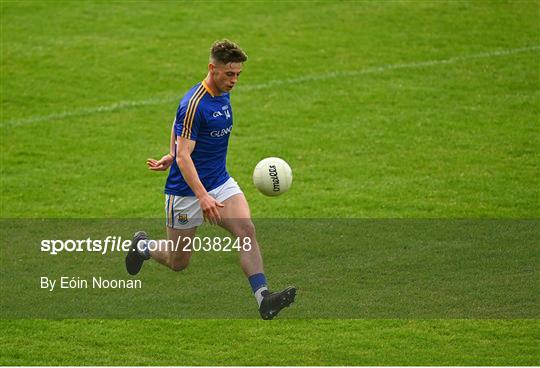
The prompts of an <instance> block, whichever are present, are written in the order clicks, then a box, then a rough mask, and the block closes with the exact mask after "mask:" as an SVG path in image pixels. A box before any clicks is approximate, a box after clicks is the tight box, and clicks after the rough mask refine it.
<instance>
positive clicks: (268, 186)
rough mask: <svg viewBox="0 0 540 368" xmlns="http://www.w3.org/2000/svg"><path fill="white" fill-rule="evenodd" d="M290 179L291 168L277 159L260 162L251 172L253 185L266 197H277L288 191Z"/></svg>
mask: <svg viewBox="0 0 540 368" xmlns="http://www.w3.org/2000/svg"><path fill="white" fill-rule="evenodd" d="M292 178H293V176H292V170H291V167H290V166H289V164H288V163H287V162H285V161H284V160H282V159H280V158H278V157H268V158H265V159H263V160H261V161H260V162H259V163H258V164H257V166H255V170H254V171H253V184H255V186H256V187H257V189H259V191H260V192H261V193H262V194H264V195H267V196H277V195H280V194H283V193H285V192H286V191H288V190H289V188H290V187H291V184H292Z"/></svg>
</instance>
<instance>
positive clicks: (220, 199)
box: [126, 40, 296, 319]
mask: <svg viewBox="0 0 540 368" xmlns="http://www.w3.org/2000/svg"><path fill="white" fill-rule="evenodd" d="M246 60H247V55H246V54H245V53H244V51H242V49H240V47H238V45H236V44H235V43H233V42H231V41H228V40H223V41H218V42H215V43H214V45H213V46H212V49H211V52H210V63H209V64H208V74H207V76H206V78H205V79H204V80H203V81H202V82H200V83H198V84H196V85H195V86H194V87H193V88H191V89H190V90H189V91H188V93H186V95H185V96H184V97H183V98H182V101H181V102H180V106H179V107H178V110H177V112H176V118H175V120H174V124H173V127H172V130H171V141H170V151H169V153H168V154H167V155H165V156H163V157H162V158H161V159H160V160H154V159H149V160H148V162H147V164H148V167H149V168H150V169H151V170H155V171H164V170H167V169H169V168H170V171H169V176H168V178H167V183H166V185H165V211H166V217H167V238H168V240H169V241H172V242H174V243H175V244H179V245H180V246H179V247H178V249H171V247H169V248H167V247H163V248H165V249H160V248H159V247H149V239H148V236H147V234H146V233H145V232H143V231H139V232H137V233H135V235H134V238H133V243H132V246H131V250H130V252H129V253H128V255H127V256H126V268H127V271H128V272H129V273H130V274H131V275H136V274H137V273H138V272H139V271H140V269H141V267H142V265H143V263H144V261H145V260H148V259H150V258H153V259H154V260H156V261H157V262H159V263H161V264H163V265H165V266H167V267H169V268H171V269H172V270H174V271H181V270H183V269H184V268H186V267H187V266H188V264H189V260H190V257H191V250H190V249H189V247H187V248H188V249H189V250H188V249H186V250H184V248H185V245H187V244H191V242H190V239H193V237H194V236H195V232H196V230H197V227H198V226H200V225H201V224H202V223H203V221H204V219H205V218H206V220H207V221H209V222H210V223H212V224H217V225H219V226H221V227H223V228H225V229H226V230H228V231H229V232H230V233H231V234H232V236H233V237H235V238H237V239H240V240H241V241H243V240H246V239H247V240H249V243H250V244H251V247H245V248H248V249H249V250H247V249H244V247H242V248H241V251H240V264H241V267H242V270H243V271H244V273H245V275H246V277H247V278H248V280H249V283H250V285H251V288H252V290H253V294H254V295H255V298H256V300H257V303H258V305H259V312H260V314H261V317H262V318H263V319H272V318H274V317H275V316H276V315H277V314H278V313H279V311H280V310H281V309H283V308H284V307H287V306H289V305H290V304H291V303H292V302H293V301H294V298H295V295H296V289H295V288H294V287H288V288H286V289H285V290H283V291H281V292H270V291H269V290H268V286H267V282H266V277H265V275H264V271H263V262H262V257H261V252H260V250H259V244H258V243H257V239H256V237H255V227H254V225H253V222H252V221H251V214H250V210H249V206H248V203H247V201H246V198H245V197H244V194H243V193H242V190H240V187H239V186H238V184H237V183H236V181H235V180H234V179H233V178H232V177H230V176H229V174H228V173H227V169H226V167H225V163H226V157H227V147H228V143H229V136H230V133H231V130H232V126H233V115H232V109H231V105H230V98H229V92H230V91H231V90H232V89H233V87H234V86H235V84H236V82H237V81H238V77H239V76H240V73H241V72H242V66H243V63H244V62H245V61H246ZM159 243H160V242H159V241H158V244H159ZM161 244H163V243H161ZM155 248H157V249H155Z"/></svg>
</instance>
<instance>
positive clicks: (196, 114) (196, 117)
mask: <svg viewBox="0 0 540 368" xmlns="http://www.w3.org/2000/svg"><path fill="white" fill-rule="evenodd" d="M232 125H233V117H232V109H231V104H230V98H229V94H228V93H224V94H222V95H221V96H214V95H213V94H212V92H211V91H210V89H209V88H208V86H207V85H206V83H205V82H204V81H202V82H201V83H198V84H196V85H195V86H194V87H193V88H191V89H190V90H189V92H188V93H186V95H185V96H184V97H183V98H182V101H180V106H179V107H178V110H177V111H176V119H175V121H174V129H175V131H176V136H177V137H178V136H181V137H184V138H186V139H190V140H193V141H195V142H196V144H195V149H194V150H193V152H192V153H191V159H192V160H193V163H194V164H195V169H197V173H198V174H199V179H200V180H201V182H202V184H203V185H204V187H205V189H206V190H207V191H211V190H212V189H215V188H217V187H219V186H220V185H222V184H223V183H225V182H226V181H227V180H228V179H229V177H230V176H229V174H228V173H227V168H226V160H227V147H228V145H229V136H230V133H231V130H232ZM175 155H176V153H175ZM165 193H167V194H174V195H178V196H194V195H195V194H194V193H193V191H192V190H191V188H190V187H189V186H188V184H187V183H186V181H185V180H184V178H183V176H182V173H181V172H180V169H179V168H178V165H177V164H176V160H175V161H174V162H173V164H172V166H171V168H170V171H169V176H168V178H167V183H166V184H165Z"/></svg>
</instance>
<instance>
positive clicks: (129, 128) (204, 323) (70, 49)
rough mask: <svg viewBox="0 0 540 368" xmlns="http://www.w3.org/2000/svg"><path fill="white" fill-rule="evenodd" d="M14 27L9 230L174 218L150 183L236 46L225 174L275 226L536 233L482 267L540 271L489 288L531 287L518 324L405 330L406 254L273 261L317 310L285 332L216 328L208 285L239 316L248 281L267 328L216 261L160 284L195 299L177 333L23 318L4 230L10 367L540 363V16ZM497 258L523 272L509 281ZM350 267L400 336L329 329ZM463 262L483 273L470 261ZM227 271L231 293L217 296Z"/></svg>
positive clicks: (253, 12) (254, 10) (299, 5)
mask: <svg viewBox="0 0 540 368" xmlns="http://www.w3.org/2000/svg"><path fill="white" fill-rule="evenodd" d="M0 9H1V29H0V34H1V61H0V62H1V116H0V120H1V128H0V129H1V147H2V156H1V188H2V200H1V218H2V219H3V221H4V222H3V225H5V224H8V222H7V221H8V220H7V219H15V221H23V220H24V219H27V218H58V219H80V218H84V219H92V218H97V219H103V218H106V219H129V218H132V219H133V218H135V219H140V220H143V219H145V218H154V219H155V218H158V217H162V215H163V194H162V187H163V184H164V180H165V176H164V175H163V174H157V173H152V172H149V171H148V170H147V169H146V167H145V165H144V163H145V160H146V159H147V158H148V157H155V156H159V155H161V154H163V153H165V152H166V150H167V142H168V136H169V133H170V124H171V121H172V119H173V116H174V112H175V111H176V107H177V103H178V99H179V98H180V97H181V96H182V95H183V93H185V91H186V90H187V89H188V88H189V87H191V86H192V85H193V84H194V83H196V82H198V81H200V80H202V78H203V77H204V75H205V73H206V63H207V53H208V49H209V47H210V45H211V43H212V42H213V41H215V40H217V39H220V38H225V37H226V38H230V39H232V40H235V41H236V42H238V43H239V44H240V45H241V46H242V47H243V48H244V49H245V50H246V52H247V53H248V55H249V60H248V62H247V63H246V65H245V67H244V71H243V74H242V76H241V79H240V83H239V85H238V87H237V90H235V91H233V94H232V95H231V99H232V106H233V109H234V116H235V126H234V130H233V133H232V136H231V141H230V149H229V156H228V168H229V171H230V173H231V174H232V176H234V177H235V179H236V180H237V181H238V182H239V183H240V185H241V186H242V188H243V190H244V192H245V194H246V196H247V198H248V200H249V202H250V206H251V210H252V213H253V216H254V217H255V218H256V219H264V218H278V219H287V218H294V219H321V218H322V219H331V220H328V221H329V223H331V221H339V219H349V220H353V219H359V218H361V219H426V218H429V219H439V220H440V221H445V220H448V221H451V220H452V219H469V220H486V219H487V220H488V221H490V219H491V220H494V219H505V220H507V221H513V220H518V219H529V220H530V219H533V224H536V228H535V231H533V232H532V234H533V235H532V236H533V238H532V241H531V242H528V243H527V244H528V247H527V248H520V249H517V250H516V251H515V252H513V253H509V257H510V258H508V259H505V258H504V257H502V256H503V255H504V254H505V253H504V252H502V251H501V249H500V248H497V250H495V251H493V252H491V251H490V249H489V248H482V250H481V252H483V253H480V254H483V255H484V254H485V256H486V257H485V258H483V263H482V264H481V265H482V268H480V271H479V272H482V271H485V270H490V272H492V271H493V270H495V269H496V266H500V267H510V266H511V265H512V264H513V263H512V262H513V261H515V262H522V263H523V264H526V262H530V264H532V266H531V267H529V268H527V269H526V271H527V273H526V274H515V275H514V276H515V277H514V278H513V279H511V280H510V281H508V280H506V281H505V280H501V282H498V279H497V278H496V277H495V276H496V275H495V273H494V275H495V276H494V278H493V279H492V280H487V281H486V283H485V285H491V286H493V287H494V289H489V291H486V290H482V289H479V290H480V291H481V294H479V295H481V296H482V297H485V298H486V299H487V300H490V301H492V302H493V303H494V304H493V305H495V304H496V302H497V300H499V299H500V296H501V295H503V294H502V292H503V291H505V290H506V289H505V288H508V289H510V288H512V287H513V286H515V285H517V286H518V289H519V287H521V289H519V290H517V291H515V292H514V293H512V294H511V295H509V296H508V303H507V304H505V305H506V306H509V307H512V308H514V309H512V308H510V309H508V310H496V309H494V310H492V311H491V312H489V313H485V315H481V314H480V315H477V314H475V313H474V311H473V312H471V313H468V311H467V310H466V308H464V305H461V306H460V305H457V306H456V309H455V310H456V312H455V314H452V313H448V314H447V315H448V316H450V317H451V318H445V317H444V316H445V313H442V312H441V313H439V314H438V315H435V316H434V317H430V316H426V315H425V314H417V316H418V317H414V315H415V314H414V312H415V309H414V308H413V310H412V312H411V314H405V313H404V315H400V313H399V311H400V310H403V309H402V308H400V304H399V303H400V298H399V297H398V294H397V293H399V292H402V291H404V290H405V292H408V293H409V294H408V295H414V292H415V290H412V289H411V290H409V289H399V288H397V289H395V293H392V291H393V290H392V289H389V288H385V287H386V286H388V285H385V282H384V281H385V280H389V279H390V278H391V277H392V276H396V275H407V271H408V268H407V267H408V266H407V265H406V264H405V263H404V262H399V260H396V259H394V260H393V261H392V262H391V263H389V264H390V265H391V267H388V268H387V269H386V272H388V273H387V274H385V273H384V272H385V267H384V266H385V265H384V264H383V263H379V264H374V263H370V262H371V261H373V260H378V261H379V262H380V261H381V259H392V255H391V254H390V253H389V250H385V249H371V250H370V252H369V253H366V255H365V256H366V258H362V256H363V254H362V252H358V250H354V249H353V248H351V249H349V251H351V252H353V251H355V252H356V253H354V254H355V257H354V258H352V257H350V256H349V257H347V255H346V254H339V253H337V254H335V253H332V254H327V253H325V249H324V247H322V248H309V247H308V244H304V243H301V240H299V241H298V242H299V243H298V244H299V245H298V247H297V248H294V245H295V244H290V245H289V246H290V249H288V250H287V252H280V251H279V248H274V249H273V250H272V249H268V250H265V249H264V248H263V253H264V254H265V255H266V257H265V262H266V264H267V265H268V268H269V271H271V272H269V275H268V276H269V279H270V283H271V284H272V283H277V284H282V283H284V282H286V281H288V280H291V279H293V280H297V281H298V282H300V283H301V284H299V285H298V286H299V288H302V286H303V287H304V301H305V304H304V305H302V297H301V295H302V294H300V296H299V299H298V302H297V304H296V305H294V306H293V307H292V308H291V309H290V310H286V311H284V312H283V315H282V317H283V318H280V319H279V320H275V321H271V322H270V323H268V322H266V321H258V320H256V319H254V318H252V317H256V316H251V315H249V314H246V315H244V314H242V313H243V310H240V312H238V313H239V316H236V317H235V318H222V316H221V315H219V314H218V315H217V316H215V317H213V316H212V315H204V316H200V315H197V312H198V308H197V306H198V305H206V303H210V304H211V305H212V304H216V301H213V300H212V287H211V285H208V280H214V279H216V280H215V281H216V282H218V283H219V282H222V284H221V283H220V284H216V285H218V286H219V288H218V291H216V294H217V295H219V297H220V298H223V297H227V296H228V293H227V286H228V285H229V284H228V282H227V281H228V280H230V285H233V286H234V287H232V288H231V292H230V293H231V295H230V296H231V299H232V300H237V301H238V302H237V303H238V304H234V305H232V306H233V307H235V309H236V307H238V308H245V309H246V313H250V312H249V311H248V308H247V307H246V305H247V304H245V301H246V299H249V298H252V297H251V296H250V295H249V288H248V285H247V284H246V282H245V280H243V279H242V277H241V275H240V274H239V272H237V273H236V274H234V275H233V274H232V272H233V271H232V270H234V271H238V267H237V265H236V264H235V262H236V260H235V258H234V257H218V256H215V257H214V259H213V258H209V257H200V256H199V255H196V256H195V259H194V264H193V269H189V270H188V271H187V273H186V274H181V275H176V274H172V273H168V272H167V271H166V270H164V269H162V270H159V269H158V268H157V266H156V265H151V266H149V267H148V269H149V272H148V277H149V278H150V280H151V282H153V283H154V284H155V285H159V283H164V284H165V283H167V282H168V281H170V280H176V281H177V282H178V283H179V285H184V288H185V289H184V290H183V289H182V286H180V287H178V288H177V290H174V289H171V287H170V285H169V286H165V287H164V290H165V292H166V293H167V296H166V297H165V299H166V301H167V303H168V302H170V301H171V300H172V298H171V293H175V292H176V293H177V296H176V297H177V298H182V296H183V297H184V298H186V300H183V301H182V302H183V303H188V304H189V305H188V306H187V309H186V311H187V312H186V313H187V317H188V318H184V319H181V318H174V310H173V311H172V312H171V313H172V314H173V316H169V315H167V316H166V317H164V318H152V316H146V315H144V317H145V319H104V318H86V319H83V318H81V319H76V318H75V319H74V318H67V319H47V318H20V317H16V315H17V313H18V312H19V311H13V310H10V311H7V310H6V309H5V308H6V306H10V305H23V304H24V303H27V305H28V303H35V304H34V306H35V305H38V306H39V298H37V299H36V298H35V297H34V299H32V298H31V297H30V296H31V295H38V294H31V293H24V292H23V293H22V294H18V295H10V294H9V293H7V292H6V290H8V289H7V288H6V286H5V285H8V286H9V285H15V286H17V283H18V282H19V285H24V282H20V281H21V280H20V279H19V278H23V277H24V275H25V274H26V271H25V268H24V265H26V263H24V262H23V263H20V262H21V260H24V257H25V253H24V251H22V250H21V249H11V248H10V232H7V231H4V230H5V229H6V228H7V227H3V230H2V239H1V247H0V259H1V263H2V270H1V272H0V275H1V281H2V284H3V286H2V288H0V290H2V295H1V299H2V307H3V308H4V309H3V310H2V316H4V317H3V319H1V320H0V331H1V332H0V340H1V342H2V345H1V347H2V354H0V364H3V365H16V364H25V365H58V364H62V365H77V364H86V365H125V364H127V365H131V364H133V365H424V364H426V365H540V357H539V355H538V349H537V347H538V345H537V341H538V337H539V336H540V325H539V323H538V299H537V297H536V296H535V295H538V283H537V282H536V283H535V284H532V285H530V286H529V285H528V284H524V283H523V281H528V280H531V279H532V280H537V279H538V276H537V273H536V272H537V271H536V266H535V264H536V263H537V260H538V246H537V243H538V240H537V239H538V235H537V232H538V230H537V229H538V227H537V222H536V223H535V222H534V221H535V220H534V219H537V218H538V217H539V197H538V195H539V192H540V191H539V189H538V188H540V175H539V167H538V166H539V162H540V148H539V143H540V141H539V137H540V128H539V116H540V100H539V86H540V68H539V64H540V11H539V9H540V2H538V1H448V2H444V1H440V2H439V1H437V2H435V1H389V2H376V1H373V2H368V1H358V2H341V1H320V2H288V1H283V2H275V3H262V2H236V1H233V2H226V3H223V4H222V3H218V2H191V1H187V2H172V1H153V2H151V1H148V2H143V1H134V2H128V1H114V2H104V1H85V2H72V1H65V2H61V1H50V2H49V1H6V0H2V1H1V2H0ZM267 156H280V157H283V158H285V159H286V160H287V161H288V162H289V163H290V164H291V166H292V168H293V172H294V176H295V180H294V183H293V187H292V189H291V191H290V193H287V194H285V195H283V196H281V197H278V198H267V197H263V196H262V195H260V194H258V193H257V192H256V190H255V189H254V188H253V186H252V185H251V170H252V168H253V167H254V166H255V164H256V163H257V162H258V160H259V159H261V158H263V157H267ZM9 221H12V220H9ZM374 221H375V220H374ZM533 226H534V225H533ZM15 233H16V232H15V231H14V232H12V233H11V235H12V236H14V235H13V234H15ZM260 235H261V237H262V238H263V239H266V238H268V237H269V234H268V233H266V234H260ZM296 235H298V234H296ZM379 235H380V234H379ZM319 236H323V235H321V234H319ZM501 236H502V237H503V238H504V234H502V235H501ZM380 239H382V240H384V239H385V237H384V236H382V235H381V237H380ZM382 240H381V242H383V241H382ZM503 240H504V239H503ZM503 240H501V241H503ZM529 240H530V239H529ZM267 242H268V243H270V239H268V241H267ZM441 244H442V245H444V243H441ZM463 244H467V243H463ZM263 247H264V244H263ZM8 250H9V251H8ZM431 251H433V249H432V250H431ZM351 254H353V253H351ZM426 254H431V253H422V252H420V251H419V252H418V253H416V254H415V253H410V252H409V253H408V257H409V258H408V260H410V261H411V264H413V265H415V266H418V267H419V268H422V266H423V265H422V262H421V260H425V266H426V269H428V268H429V267H428V265H429V262H431V260H430V258H429V257H427V256H426ZM437 254H439V253H434V257H437ZM465 254H466V253H465ZM349 255H350V254H349ZM439 255H440V254H439ZM493 256H500V257H502V258H497V259H498V260H503V261H504V262H502V261H501V262H502V263H497V264H492V263H490V262H489V259H490V258H489V257H493ZM512 257H515V258H512ZM351 258H352V259H351ZM45 259H47V258H45ZM346 260H351V261H354V262H355V263H354V264H355V265H358V266H359V267H360V268H362V269H365V268H369V267H371V269H372V270H375V271H376V272H377V273H374V274H373V275H374V276H373V277H372V278H368V279H367V280H364V281H366V282H367V281H369V283H366V284H365V285H364V289H362V285H360V286H359V289H358V290H353V291H352V292H351V298H352V297H353V296H365V297H366V298H367V299H365V303H366V304H365V305H371V306H373V305H376V303H374V300H375V299H373V295H374V294H371V293H370V292H369V291H370V290H373V291H374V292H375V291H380V293H381V294H378V295H379V296H381V295H382V296H384V298H382V299H379V302H381V300H382V302H381V304H380V305H381V308H388V310H390V311H392V310H393V311H395V312H394V314H393V317H392V316H390V317H388V316H384V315H383V316H377V315H376V313H373V310H372V312H371V313H367V314H366V315H364V316H362V314H361V313H360V312H358V313H357V314H354V315H350V314H349V315H342V316H340V315H339V313H337V312H336V313H335V314H331V313H329V314H328V315H324V311H325V309H324V308H322V306H323V304H324V303H325V301H324V300H323V301H316V300H315V297H314V296H316V295H317V294H316V293H317V288H316V287H315V286H316V285H317V284H321V285H325V286H326V285H329V284H331V283H332V282H334V280H337V278H339V276H340V272H344V273H348V272H352V270H351V269H347V268H346V267H341V264H340V263H339V262H345V261H346ZM16 261H17V262H19V263H17V262H16ZM213 261H218V263H217V264H216V262H213ZM219 261H223V263H220V262H219ZM447 261H449V258H444V257H443V256H442V255H440V257H439V258H437V262H439V264H441V265H444V264H447V265H451V263H448V262H447ZM34 262H35V260H34ZM415 262H416V263H415ZM463 262H465V263H466V262H471V263H470V264H468V266H470V267H469V268H467V274H468V275H474V272H475V270H474V267H473V266H474V262H473V260H471V259H466V257H465V256H464V258H463ZM307 265H309V266H310V267H307ZM311 265H313V266H311ZM317 265H323V266H321V269H316V267H317ZM154 266H155V267H154ZM409 266H410V265H409ZM41 267H42V266H41ZM145 267H146V266H145ZM214 267H216V268H217V269H218V270H219V271H220V272H229V273H231V275H232V276H231V277H230V278H228V277H225V278H219V277H218V276H219V275H216V274H215V268H214ZM340 267H341V268H340ZM280 269H281V270H283V269H285V270H287V272H286V273H284V274H281V273H280V272H279V271H280ZM325 269H326V270H327V271H328V272H326V273H325V272H324V270H325ZM6 270H10V272H11V270H13V273H10V272H6ZM295 270H297V271H295ZM320 271H322V272H320ZM378 275H383V276H382V277H379V276H378ZM425 275H426V277H427V278H426V279H425V280H424V281H426V284H425V285H426V286H429V285H431V284H432V283H430V282H429V281H430V280H432V281H433V283H436V282H437V279H436V275H437V274H436V273H429V272H428V273H426V274H425ZM199 276H200V277H199ZM218 278H219V280H218ZM273 280H274V281H273ZM22 281H24V280H22ZM443 281H444V280H442V281H441V285H442V286H441V287H443V286H444V283H443ZM507 281H508V283H505V282H507ZM308 283H312V285H314V286H313V287H312V289H310V287H309V285H308ZM337 284H338V287H337V289H338V291H339V295H340V298H338V299H336V301H333V302H329V303H328V304H329V306H328V308H330V310H332V309H331V308H334V310H335V311H339V310H340V309H339V308H340V306H341V307H342V308H346V306H348V305H349V304H348V300H347V298H346V297H344V295H345V296H346V295H347V294H346V293H347V292H348V290H351V289H347V288H348V286H349V284H339V283H337ZM478 285H482V284H481V283H479V284H478ZM499 286H500V287H499ZM197 288H202V290H201V292H197ZM242 288H243V289H242ZM441 290H442V289H441ZM514 290H516V289H515V288H514ZM527 290H528V292H527ZM325 291H327V289H325ZM157 295H159V294H157ZM26 297H27V298H26ZM188 297H189V298H188ZM25 298H26V299H25ZM369 298H372V299H369ZM384 301H386V304H385V303H383V302H384ZM249 302H250V303H251V305H252V306H253V304H254V301H253V300H249ZM421 302H422V303H423V304H424V306H426V305H427V306H430V305H435V304H436V299H435V297H434V296H432V299H429V298H428V299H421ZM465 302H466V303H470V305H472V304H473V303H474V298H472V299H465ZM10 303H11V304H10ZM17 303H19V304H17ZM242 303H244V304H242ZM332 303H334V304H332ZM430 303H432V304H430ZM171 305H172V306H174V303H172V304H171ZM308 307H310V308H308ZM96 308H99V303H97V304H96ZM415 308H416V307H415ZM418 308H420V307H418ZM29 309H31V308H30V307H29ZM308 309H309V310H308ZM310 310H311V311H316V312H313V313H314V315H310V314H309V312H310ZM375 310H376V309H375ZM417 310H420V309H417ZM417 310H416V311H417ZM199 312H200V311H199ZM190 313H192V314H190ZM231 313H232V312H231ZM98 314H99V313H98ZM180 314H181V313H180V312H179V317H181V316H180ZM20 315H24V313H22V312H21V313H20ZM5 316H11V317H9V318H5ZM13 316H15V317H13ZM471 316H472V317H471ZM501 316H502V317H501ZM280 317H281V316H280ZM250 318H251V319H250Z"/></svg>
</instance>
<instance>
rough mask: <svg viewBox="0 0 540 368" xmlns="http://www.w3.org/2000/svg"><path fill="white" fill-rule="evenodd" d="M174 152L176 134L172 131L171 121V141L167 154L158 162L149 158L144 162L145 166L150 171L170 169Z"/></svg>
mask: <svg viewBox="0 0 540 368" xmlns="http://www.w3.org/2000/svg"><path fill="white" fill-rule="evenodd" d="M175 152H176V133H175V130H174V121H173V124H172V127H171V139H170V141H169V153H167V154H166V155H165V156H163V157H162V158H160V159H159V160H155V159H153V158H149V159H147V160H146V164H147V165H148V168H149V169H150V170H153V171H165V170H167V169H168V168H169V167H171V165H172V163H173V162H174V153H175Z"/></svg>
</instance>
